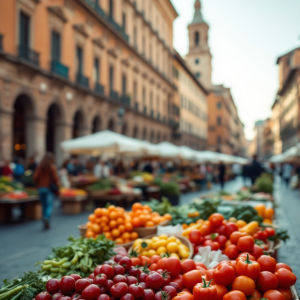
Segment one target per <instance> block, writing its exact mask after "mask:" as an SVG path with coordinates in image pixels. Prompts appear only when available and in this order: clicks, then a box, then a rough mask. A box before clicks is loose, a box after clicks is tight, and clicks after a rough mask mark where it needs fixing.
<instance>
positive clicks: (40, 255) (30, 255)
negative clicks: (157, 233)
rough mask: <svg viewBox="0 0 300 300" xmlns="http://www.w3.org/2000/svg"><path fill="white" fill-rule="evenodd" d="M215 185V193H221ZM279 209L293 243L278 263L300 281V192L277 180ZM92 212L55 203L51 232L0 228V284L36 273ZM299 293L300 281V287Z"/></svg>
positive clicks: (37, 225) (37, 227)
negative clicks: (69, 211) (71, 212)
mask: <svg viewBox="0 0 300 300" xmlns="http://www.w3.org/2000/svg"><path fill="white" fill-rule="evenodd" d="M242 185H243V183H242V180H241V179H240V178H238V179H236V180H234V181H231V182H228V183H226V185H225V190H226V191H227V192H235V191H237V190H238V189H239V188H240V187H241V186H242ZM219 189H220V187H219V186H214V187H213V189H212V190H213V191H216V190H219ZM207 192H208V191H203V192H194V193H188V194H183V195H182V196H181V199H180V202H181V203H187V202H189V201H192V200H193V199H194V198H196V197H197V196H199V195H201V194H205V193H207ZM275 198H276V201H277V203H278V208H277V210H276V213H277V219H278V223H279V225H280V226H282V227H283V228H287V229H288V230H289V234H290V237H291V238H290V240H289V241H288V242H287V243H286V244H285V245H283V246H282V248H281V249H280V251H279V260H280V261H281V262H285V263H287V264H289V265H291V266H292V267H293V271H294V272H295V274H296V275H297V277H299V278H300V260H299V259H298V257H299V256H300V250H299V246H300V218H299V215H300V193H299V191H295V190H290V189H289V188H286V187H285V186H284V185H283V184H281V182H280V180H279V179H277V180H276V182H275ZM88 214H89V212H85V213H82V214H80V215H76V216H68V215H63V214H62V212H61V209H60V207H59V203H58V202H57V203H56V204H55V209H54V214H53V217H52V220H51V229H50V230H48V231H44V230H43V228H42V223H41V222H40V221H34V222H27V223H23V224H14V225H2V226H0V241H1V242H0V282H1V281H2V280H3V279H4V278H9V279H10V278H14V277H17V276H19V275H22V274H23V273H24V272H25V271H29V270H36V269H37V268H38V267H34V263H35V262H37V261H39V260H43V259H45V258H46V257H47V256H48V255H49V254H50V252H51V248H52V247H56V246H59V245H63V244H65V243H66V241H67V238H68V237H69V236H70V235H74V236H78V234H79V232H78V229H77V225H79V224H83V223H85V222H86V220H87V216H88ZM297 290H298V291H300V280H299V282H298V284H297Z"/></svg>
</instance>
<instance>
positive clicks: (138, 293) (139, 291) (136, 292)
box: [128, 283, 144, 299]
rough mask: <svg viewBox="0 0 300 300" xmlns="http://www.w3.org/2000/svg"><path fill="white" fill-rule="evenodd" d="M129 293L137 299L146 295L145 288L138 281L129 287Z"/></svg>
mask: <svg viewBox="0 0 300 300" xmlns="http://www.w3.org/2000/svg"><path fill="white" fill-rule="evenodd" d="M128 293H129V294H131V295H132V296H133V297H134V298H135V299H138V298H142V297H143V296H144V289H143V288H142V287H141V286H140V285H139V284H138V283H135V284H131V285H130V286H129V287H128Z"/></svg>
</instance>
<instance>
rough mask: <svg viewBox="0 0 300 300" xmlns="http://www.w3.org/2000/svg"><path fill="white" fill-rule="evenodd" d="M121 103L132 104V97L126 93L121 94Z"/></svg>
mask: <svg viewBox="0 0 300 300" xmlns="http://www.w3.org/2000/svg"><path fill="white" fill-rule="evenodd" d="M121 103H122V104H124V105H128V106H130V97H129V96H126V95H122V96H121Z"/></svg>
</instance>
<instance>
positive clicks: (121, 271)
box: [113, 265, 125, 276]
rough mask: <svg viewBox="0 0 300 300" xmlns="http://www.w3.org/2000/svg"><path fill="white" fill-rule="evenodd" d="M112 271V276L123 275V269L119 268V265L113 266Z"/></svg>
mask: <svg viewBox="0 0 300 300" xmlns="http://www.w3.org/2000/svg"><path fill="white" fill-rule="evenodd" d="M113 269H114V274H115V276H116V275H124V274H125V269H124V268H123V267H122V266H120V265H114V266H113Z"/></svg>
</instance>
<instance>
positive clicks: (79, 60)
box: [76, 47, 83, 74]
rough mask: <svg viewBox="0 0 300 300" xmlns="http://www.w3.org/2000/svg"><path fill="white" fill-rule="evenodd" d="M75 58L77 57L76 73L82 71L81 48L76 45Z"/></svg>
mask: <svg viewBox="0 0 300 300" xmlns="http://www.w3.org/2000/svg"><path fill="white" fill-rule="evenodd" d="M76 58H77V74H82V73H83V51H82V48H80V47H77V49H76Z"/></svg>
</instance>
